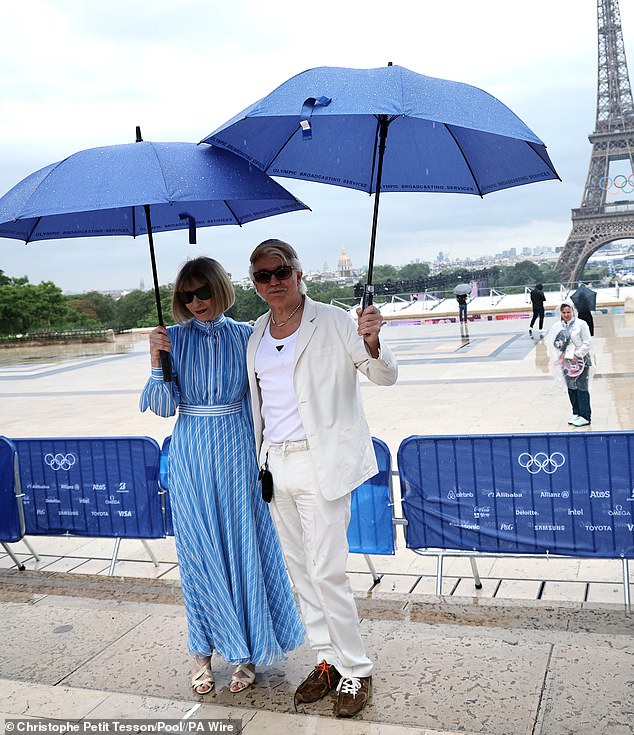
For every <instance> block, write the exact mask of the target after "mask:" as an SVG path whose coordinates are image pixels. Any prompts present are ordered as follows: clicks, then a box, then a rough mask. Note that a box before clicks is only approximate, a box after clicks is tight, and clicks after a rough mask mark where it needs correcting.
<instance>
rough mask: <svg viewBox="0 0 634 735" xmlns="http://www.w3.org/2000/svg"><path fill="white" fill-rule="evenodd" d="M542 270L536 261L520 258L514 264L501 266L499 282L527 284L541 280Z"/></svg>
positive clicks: (502, 283) (517, 284)
mask: <svg viewBox="0 0 634 735" xmlns="http://www.w3.org/2000/svg"><path fill="white" fill-rule="evenodd" d="M541 279H542V271H541V269H540V267H539V266H538V265H537V263H533V262H532V261H530V260H521V261H520V262H519V263H515V265H512V266H508V267H506V268H502V273H501V275H500V280H499V284H500V286H501V287H504V286H528V285H533V284H535V283H539V282H541Z"/></svg>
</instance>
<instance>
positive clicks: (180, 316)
mask: <svg viewBox="0 0 634 735" xmlns="http://www.w3.org/2000/svg"><path fill="white" fill-rule="evenodd" d="M198 283H200V284H202V285H203V286H209V288H210V289H211V298H212V301H213V303H214V306H215V307H216V311H215V313H214V319H215V318H216V317H218V316H220V314H223V313H224V312H225V311H227V309H230V308H231V307H232V306H233V304H234V303H235V300H236V293H235V290H234V288H233V284H232V283H231V279H230V278H229V274H228V273H227V271H226V270H225V269H224V268H223V267H222V265H220V263H219V262H218V261H217V260H214V259H213V258H207V257H206V256H201V257H200V258H193V259H192V260H188V261H186V262H185V263H184V264H183V265H182V266H181V269H180V270H179V271H178V275H177V276H176V280H175V281H174V293H173V294H172V314H173V315H174V319H176V321H177V322H178V323H179V324H184V323H185V322H188V321H190V320H191V319H193V316H192V313H191V311H190V310H189V309H188V308H187V306H186V305H185V304H183V302H182V301H181V300H180V299H179V298H178V292H179V291H189V290H191V287H192V286H193V285H194V284H198Z"/></svg>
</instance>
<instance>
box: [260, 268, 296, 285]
mask: <svg viewBox="0 0 634 735" xmlns="http://www.w3.org/2000/svg"><path fill="white" fill-rule="evenodd" d="M292 274H293V269H292V268H291V266H290V265H281V266H280V267H279V268H276V269H275V270H274V271H264V270H262V271H255V273H254V274H253V280H254V281H255V282H256V283H270V282H271V278H273V276H275V277H276V278H277V280H278V281H285V280H286V279H287V278H290V277H291V275H292Z"/></svg>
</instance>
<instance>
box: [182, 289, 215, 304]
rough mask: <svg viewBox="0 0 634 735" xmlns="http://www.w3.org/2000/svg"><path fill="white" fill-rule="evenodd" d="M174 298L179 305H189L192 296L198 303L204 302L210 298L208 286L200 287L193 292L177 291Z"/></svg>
mask: <svg viewBox="0 0 634 735" xmlns="http://www.w3.org/2000/svg"><path fill="white" fill-rule="evenodd" d="M176 296H177V297H178V300H179V301H180V302H181V304H191V302H192V301H193V300H194V296H195V297H196V298H197V299H199V300H200V301H206V300H207V299H210V298H211V289H210V288H209V286H201V287H200V288H197V289H196V290H195V291H177V292H176Z"/></svg>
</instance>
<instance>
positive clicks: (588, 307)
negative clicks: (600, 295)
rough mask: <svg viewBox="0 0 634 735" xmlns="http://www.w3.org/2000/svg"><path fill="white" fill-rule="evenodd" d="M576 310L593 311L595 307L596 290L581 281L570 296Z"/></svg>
mask: <svg viewBox="0 0 634 735" xmlns="http://www.w3.org/2000/svg"><path fill="white" fill-rule="evenodd" d="M570 298H571V299H572V303H573V304H574V305H575V306H576V307H577V311H594V310H595V309H596V308H597V292H596V291H593V290H592V289H591V288H588V287H587V286H586V285H585V284H584V283H582V284H581V285H580V286H579V288H578V289H577V290H576V291H575V292H574V293H573V294H572V295H571V296H570Z"/></svg>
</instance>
